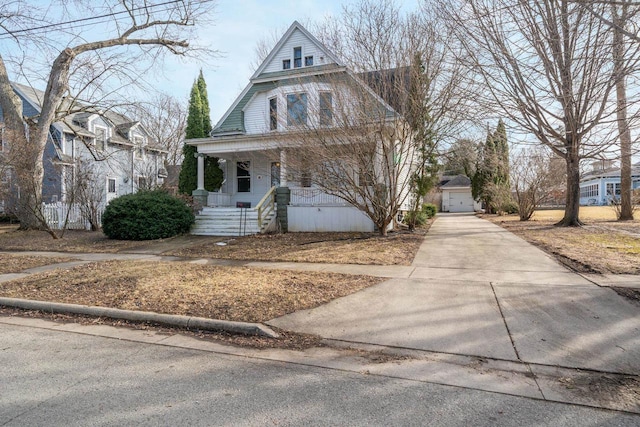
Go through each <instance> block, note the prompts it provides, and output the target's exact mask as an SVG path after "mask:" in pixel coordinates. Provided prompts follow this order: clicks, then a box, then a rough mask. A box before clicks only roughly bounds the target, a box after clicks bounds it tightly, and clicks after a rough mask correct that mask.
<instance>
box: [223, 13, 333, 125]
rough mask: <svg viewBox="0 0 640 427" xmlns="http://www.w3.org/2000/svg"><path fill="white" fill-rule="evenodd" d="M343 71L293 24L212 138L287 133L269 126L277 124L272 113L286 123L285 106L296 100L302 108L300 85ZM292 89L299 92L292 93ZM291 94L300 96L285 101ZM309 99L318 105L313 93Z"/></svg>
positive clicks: (315, 95)
mask: <svg viewBox="0 0 640 427" xmlns="http://www.w3.org/2000/svg"><path fill="white" fill-rule="evenodd" d="M344 71H346V68H345V67H344V65H343V64H342V61H340V59H338V57H337V56H335V55H334V54H333V53H332V52H331V51H329V50H328V49H327V48H326V46H324V45H323V44H322V43H320V41H318V39H316V38H315V37H314V36H313V35H311V34H310V33H309V32H308V31H307V30H306V29H305V28H304V27H303V26H302V25H300V23H299V22H297V21H295V22H294V23H293V24H291V27H289V29H288V30H287V31H286V33H285V34H284V35H283V36H282V38H281V39H280V41H278V43H277V44H276V45H275V47H274V48H273V49H272V50H271V52H270V53H269V55H267V57H266V58H265V60H264V61H263V62H262V64H261V65H260V66H259V67H258V69H257V70H256V72H255V73H254V74H253V76H252V77H251V81H250V83H249V85H248V86H247V87H246V88H245V89H244V91H243V92H242V93H241V94H240V96H239V97H238V98H237V99H236V100H235V102H234V103H233V104H232V105H231V108H229V110H227V112H226V113H225V114H224V116H222V118H221V119H220V121H219V122H218V123H217V124H216V126H215V127H214V129H213V131H212V135H213V136H230V135H239V134H247V133H251V134H255V133H262V132H267V131H269V130H271V131H273V130H286V129H287V128H288V126H284V127H283V126H274V125H273V123H272V122H273V121H276V120H277V115H275V114H274V111H275V110H278V111H279V113H278V115H282V118H283V119H285V118H286V116H285V113H286V112H287V109H288V106H287V102H289V103H291V102H293V103H295V100H298V101H299V102H298V103H297V104H296V105H298V104H300V105H302V104H304V97H305V96H306V95H304V96H303V95H301V93H306V89H300V85H301V84H305V82H306V81H308V80H309V79H313V80H314V81H315V80H317V78H319V77H321V76H323V75H328V74H330V73H336V72H344ZM294 87H297V88H298V89H295V90H294V89H293V88H294ZM322 90H327V89H326V88H324V89H322ZM292 91H293V92H296V93H300V94H298V95H296V93H294V94H293V95H292V96H294V95H296V96H297V98H295V100H294V101H288V100H287V99H288V98H287V96H289V95H291V94H292ZM316 92H317V91H316ZM309 96H310V99H309V102H314V103H316V104H317V103H318V102H320V96H321V95H318V94H317V93H315V92H314V94H313V95H309ZM327 99H328V97H327V95H322V100H324V101H326V100H327ZM325 103H326V102H325ZM289 110H291V108H289ZM298 110H299V109H298ZM296 111H297V110H296ZM325 116H326V114H325ZM298 119H299V117H298ZM281 128H282V129H281Z"/></svg>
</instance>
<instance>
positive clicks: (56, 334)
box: [0, 322, 640, 426]
mask: <svg viewBox="0 0 640 427" xmlns="http://www.w3.org/2000/svg"><path fill="white" fill-rule="evenodd" d="M54 329H55V326H54V327H53V328H41V327H33V326H16V325H9V324H6V323H2V322H0V336H1V337H2V342H1V344H0V425H2V426H44V425H46V426H63V425H64V426H109V425H118V426H121V425H136V426H140V425H172V426H173V425H203V426H205V425H206V426H211V425H216V426H219V425H220V426H223V425H233V426H268V425H278V426H301V425H305V426H314V425H322V426H325V425H341V426H359V425H363V426H364V425H367V426H372V425H381V426H382V425H384V426H395V425H403V426H404V425H416V426H418V425H420V426H422V425H438V426H461V425H473V426H514V425H517V426H637V425H639V424H640V416H638V415H632V414H628V413H623V412H616V411H609V410H601V409H594V408H588V407H584V406H579V405H569V404H562V403H553V402H547V401H542V400H538V399H529V398H523V397H515V396H510V395H506V394H500V393H492V392H484V391H478V390H473V389H468V388H464V387H452V386H444V385H437V384H432V383H428V382H423V381H416V380H402V379H396V378H390V377H388V376H383V375H376V374H371V373H369V372H352V371H344V370H340V369H326V368H319V367H311V366H305V365H302V364H300V363H285V362H275V361H268V360H263V359H261V358H260V352H257V351H256V352H255V354H254V355H253V356H252V355H244V356H233V355H228V354H220V353H219V352H212V351H204V350H196V349H189V348H184V347H180V346H172V345H167V344H162V343H156V344H151V343H144V342H137V341H131V340H126V339H116V338H105V337H100V336H92V335H86V334H84V333H82V331H83V328H82V327H78V328H77V331H78V332H68V331H61V330H54Z"/></svg>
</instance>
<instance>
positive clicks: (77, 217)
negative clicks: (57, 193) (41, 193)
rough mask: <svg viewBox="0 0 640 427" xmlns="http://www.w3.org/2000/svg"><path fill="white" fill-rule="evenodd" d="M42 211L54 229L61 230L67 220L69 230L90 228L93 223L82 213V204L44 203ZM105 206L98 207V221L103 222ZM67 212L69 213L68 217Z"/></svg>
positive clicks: (48, 223)
mask: <svg viewBox="0 0 640 427" xmlns="http://www.w3.org/2000/svg"><path fill="white" fill-rule="evenodd" d="M42 213H43V215H44V219H45V221H46V222H47V225H48V226H49V227H51V228H52V229H54V230H61V229H62V228H63V227H64V226H65V221H66V222H67V226H66V229H67V230H90V229H91V224H90V223H89V221H88V220H87V219H86V218H85V217H84V216H83V215H82V211H81V210H80V206H79V205H77V204H72V205H68V204H66V203H62V202H57V203H43V204H42ZM103 213H104V207H102V208H100V209H98V222H99V223H100V224H102V214H103ZM67 214H68V215H69V217H68V219H67Z"/></svg>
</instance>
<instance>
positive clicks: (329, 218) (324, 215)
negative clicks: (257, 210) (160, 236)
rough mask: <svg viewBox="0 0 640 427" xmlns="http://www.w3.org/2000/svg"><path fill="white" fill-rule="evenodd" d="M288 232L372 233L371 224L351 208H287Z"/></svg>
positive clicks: (361, 214)
mask: <svg viewBox="0 0 640 427" xmlns="http://www.w3.org/2000/svg"><path fill="white" fill-rule="evenodd" d="M287 218H288V222H289V231H292V232H301V231H309V232H326V231H352V232H372V231H374V225H373V222H371V220H370V219H369V218H368V217H367V216H366V215H365V214H364V213H362V212H361V211H359V210H358V209H356V208H354V207H352V206H320V207H315V206H313V207H311V206H288V207H287Z"/></svg>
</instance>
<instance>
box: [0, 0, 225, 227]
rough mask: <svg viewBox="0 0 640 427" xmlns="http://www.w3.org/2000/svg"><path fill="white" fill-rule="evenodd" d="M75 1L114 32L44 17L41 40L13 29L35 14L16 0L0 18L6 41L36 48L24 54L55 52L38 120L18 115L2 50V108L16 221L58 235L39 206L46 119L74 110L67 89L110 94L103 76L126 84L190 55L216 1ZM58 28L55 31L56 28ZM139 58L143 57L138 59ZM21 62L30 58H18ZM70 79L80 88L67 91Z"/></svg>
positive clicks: (19, 105) (17, 102) (53, 119)
mask: <svg viewBox="0 0 640 427" xmlns="http://www.w3.org/2000/svg"><path fill="white" fill-rule="evenodd" d="M77 3H78V4H77V6H78V7H80V6H82V8H83V10H87V11H91V12H93V13H95V14H100V15H104V16H105V19H106V21H104V22H101V24H102V25H103V27H102V28H103V29H105V31H107V32H108V33H109V34H111V35H112V36H111V37H107V38H105V39H103V40H92V41H91V40H87V38H88V37H90V35H87V34H81V33H80V32H79V31H80V30H77V31H75V29H78V28H80V26H75V27H69V26H68V25H67V26H64V25H60V24H61V23H59V22H49V27H48V28H49V30H47V31H48V33H47V36H51V37H42V38H38V35H42V33H37V32H34V31H17V29H19V28H21V27H23V26H24V24H25V22H31V21H33V20H35V18H33V17H34V16H35V14H37V13H38V11H37V9H35V8H32V9H29V8H25V7H23V6H24V3H23V2H21V1H16V2H12V3H11V6H14V9H13V10H12V11H9V12H12V13H3V17H7V16H8V18H6V19H4V20H3V21H2V25H3V28H4V29H5V30H7V32H8V33H9V36H10V37H11V39H10V40H12V41H14V42H15V43H16V45H18V46H20V47H23V48H24V46H29V47H30V48H32V49H33V52H34V54H35V55H33V57H29V58H26V59H28V60H33V61H34V63H37V62H38V60H39V59H40V58H42V57H44V58H48V57H54V59H53V60H52V61H51V63H50V65H49V66H48V68H47V69H48V70H49V71H48V76H47V77H46V79H45V80H46V81H47V87H46V90H45V93H44V96H43V99H42V100H41V108H40V113H39V115H38V116H37V118H26V117H23V116H22V103H21V100H20V98H19V97H18V96H17V95H16V94H15V93H14V92H13V89H12V88H11V85H10V83H9V74H8V72H7V68H6V61H10V62H12V63H15V62H16V59H15V57H12V56H11V55H9V54H6V52H3V53H2V55H1V56H0V107H2V110H3V113H4V121H5V129H6V130H7V133H6V135H7V136H8V140H9V141H10V150H11V151H12V152H14V153H17V154H16V155H15V156H13V157H14V159H15V163H14V164H13V165H12V169H13V171H14V172H15V175H16V178H17V181H18V185H19V186H20V189H21V198H20V206H19V207H20V220H21V227H23V228H40V227H44V228H45V229H47V230H48V231H49V232H50V234H51V235H52V236H53V237H56V235H55V233H54V232H53V231H52V230H50V229H48V227H47V226H46V221H45V220H44V217H43V214H42V208H41V205H42V203H41V202H42V200H41V199H42V184H43V177H44V169H43V163H42V158H43V153H44V149H45V145H46V143H47V138H48V135H49V131H50V127H51V125H52V124H53V123H54V122H56V121H59V120H61V119H63V118H64V117H65V116H66V115H68V114H69V113H70V112H74V107H75V105H76V104H75V103H74V102H73V100H72V99H68V98H70V96H69V95H70V93H72V92H73V93H75V94H76V95H77V94H79V93H85V94H93V95H96V94H99V95H101V96H107V95H108V94H110V93H111V91H112V90H114V89H113V88H114V85H113V84H111V85H108V84H106V83H107V80H106V78H107V77H111V78H112V77H113V76H116V75H117V76H119V77H122V78H124V79H125V84H129V83H133V82H135V81H136V80H137V78H138V77H139V75H140V73H141V72H143V71H144V70H146V69H148V68H150V67H151V66H152V65H154V64H157V61H158V60H160V59H161V58H162V55H163V54H164V53H166V52H168V53H171V54H175V55H187V54H188V53H189V52H192V51H193V49H195V48H196V47H195V46H193V45H191V44H190V42H189V41H188V39H189V37H190V35H192V34H193V29H194V24H196V23H197V22H199V21H200V20H201V19H203V18H204V19H206V17H208V16H209V15H210V13H211V8H212V7H213V5H214V3H213V2H211V1H191V0H183V1H176V2H171V3H162V4H156V5H154V4H149V3H147V2H142V1H141V2H138V1H113V2H107V3H105V4H100V5H95V4H94V3H93V2H77ZM25 10H26V11H27V13H26V14H25V12H24V11H25ZM68 28H71V30H68ZM56 29H59V31H58V32H55V30H56ZM6 40H7V39H5V41H6ZM53 40H55V41H57V42H53ZM38 55H41V56H38ZM132 57H135V58H136V60H132ZM141 58H144V59H145V60H144V61H141V60H140V59H141ZM23 62H28V61H26V60H25V58H23ZM144 64H146V66H145V65H144ZM136 66H141V68H136ZM73 84H75V85H77V86H76V88H81V89H84V90H80V91H79V90H77V89H76V90H74V91H71V86H72V85H73ZM115 87H118V86H117V85H116V86H115ZM90 98H92V99H87V101H94V100H95V96H90ZM18 154H19V155H18Z"/></svg>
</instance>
